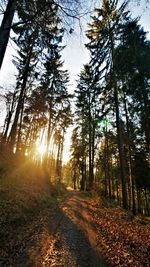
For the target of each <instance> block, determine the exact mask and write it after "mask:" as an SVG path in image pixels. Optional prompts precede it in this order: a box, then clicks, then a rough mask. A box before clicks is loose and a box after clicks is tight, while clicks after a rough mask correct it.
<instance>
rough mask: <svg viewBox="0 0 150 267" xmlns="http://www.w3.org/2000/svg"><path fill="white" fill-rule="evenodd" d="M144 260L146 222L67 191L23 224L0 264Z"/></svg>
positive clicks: (90, 266) (98, 265)
mask: <svg viewBox="0 0 150 267" xmlns="http://www.w3.org/2000/svg"><path fill="white" fill-rule="evenodd" d="M8 246H9V244H8ZM149 262H150V227H149V224H146V223H141V222H139V221H138V220H137V219H136V218H134V217H133V216H132V215H131V214H129V213H127V212H125V211H124V210H122V209H121V208H119V207H118V208H116V207H115V208H112V207H108V206H107V205H106V203H104V202H103V201H98V200H95V199H92V198H91V197H88V196H87V195H86V194H85V193H82V192H77V191H72V192H69V193H68V195H67V196H66V198H65V199H64V200H63V201H62V202H61V204H60V205H55V204H54V205H53V207H52V206H50V209H49V210H47V212H46V213H45V214H42V216H41V215H39V217H38V218H37V219H36V220H33V221H32V223H31V224H30V225H28V226H26V227H25V228H24V229H22V233H21V234H20V233H19V235H18V237H17V239H16V238H15V240H14V242H12V244H11V246H10V247H9V258H8V257H6V258H5V257H3V259H1V261H0V266H4V267H7V266H9V267H33V266H36V267H42V266H44V267H48V266H50V267H105V266H123V267H126V266H131V267H136V266H140V267H148V266H150V265H149Z"/></svg>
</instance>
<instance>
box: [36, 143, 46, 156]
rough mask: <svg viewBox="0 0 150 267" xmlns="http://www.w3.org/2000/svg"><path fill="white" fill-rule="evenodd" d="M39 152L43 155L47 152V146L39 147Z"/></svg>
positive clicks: (41, 145)
mask: <svg viewBox="0 0 150 267" xmlns="http://www.w3.org/2000/svg"><path fill="white" fill-rule="evenodd" d="M37 151H38V152H39V153H40V154H41V155H43V154H44V153H45V152H46V146H45V145H44V144H40V145H39V146H38V147H37Z"/></svg>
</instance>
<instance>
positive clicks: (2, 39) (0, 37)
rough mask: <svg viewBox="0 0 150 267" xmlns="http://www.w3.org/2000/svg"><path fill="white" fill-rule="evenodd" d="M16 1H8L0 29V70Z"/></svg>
mask: <svg viewBox="0 0 150 267" xmlns="http://www.w3.org/2000/svg"><path fill="white" fill-rule="evenodd" d="M16 3H17V0H8V3H7V7H6V10H5V13H4V16H3V20H2V23H1V27H0V69H1V66H2V63H3V59H4V55H5V52H6V48H7V44H8V40H9V36H10V30H11V26H12V22H13V18H14V14H15V10H16Z"/></svg>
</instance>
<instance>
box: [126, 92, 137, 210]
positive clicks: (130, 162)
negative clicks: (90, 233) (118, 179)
mask: <svg viewBox="0 0 150 267" xmlns="http://www.w3.org/2000/svg"><path fill="white" fill-rule="evenodd" d="M124 107H125V114H126V127H127V137H128V152H129V183H130V192H131V193H130V192H129V195H130V194H131V197H132V211H133V214H134V215H136V203H135V188H134V187H135V186H134V177H133V171H132V153H131V145H130V130H129V118H128V109H127V102H126V98H125V94H124Z"/></svg>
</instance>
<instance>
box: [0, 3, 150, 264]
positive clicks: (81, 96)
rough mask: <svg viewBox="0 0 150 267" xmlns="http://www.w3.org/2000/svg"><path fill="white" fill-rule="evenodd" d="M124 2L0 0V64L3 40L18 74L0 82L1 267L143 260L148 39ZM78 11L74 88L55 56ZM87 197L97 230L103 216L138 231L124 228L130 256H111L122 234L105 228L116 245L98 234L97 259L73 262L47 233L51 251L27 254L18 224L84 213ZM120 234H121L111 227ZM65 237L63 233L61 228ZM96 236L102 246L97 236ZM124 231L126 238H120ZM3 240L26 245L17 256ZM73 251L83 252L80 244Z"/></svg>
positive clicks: (148, 203) (148, 188)
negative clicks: (80, 59) (85, 57)
mask: <svg viewBox="0 0 150 267" xmlns="http://www.w3.org/2000/svg"><path fill="white" fill-rule="evenodd" d="M130 2H131V1H129V0H125V1H121V0H120V1H119V0H101V1H93V0H91V1H87V4H86V3H82V1H80V0H42V1H41V0H7V1H6V0H1V1H0V18H1V20H0V23H1V26H0V69H1V68H2V67H3V62H4V58H5V52H6V50H7V47H8V44H9V42H10V40H11V42H13V43H14V46H15V49H16V51H15V55H14V56H13V60H12V61H13V64H14V66H15V68H16V73H17V74H14V76H15V85H12V88H10V89H9V90H6V89H5V88H2V86H1V85H0V87H1V94H0V105H2V106H3V105H4V109H5V110H6V112H5V118H4V120H3V126H2V128H1V129H2V130H1V133H0V207H1V211H0V225H1V230H0V236H1V240H2V245H1V246H0V250H1V252H0V258H1V259H0V266H13V267H15V266H20V267H21V266H39V267H40V266H60V267H63V266H64V267H67V266H68V267H76V266H81V267H82V266H83V267H84V266H89V267H90V266H91V267H94V266H95V267H98V266H123V267H125V266H133V267H135V266H141V267H146V266H149V263H148V262H149V260H150V259H149V256H148V255H149V252H148V251H149V248H150V240H149V239H148V236H149V232H150V228H149V225H150V224H149V221H150V217H149V216H150V38H149V34H148V33H147V32H146V31H145V30H144V27H143V25H141V23H140V18H139V17H136V18H135V17H133V15H132V13H131V12H130V9H129V4H130ZM149 4H150V3H149V1H146V0H145V1H144V2H143V1H135V3H131V5H141V6H142V5H144V6H145V8H150V6H149ZM91 7H92V11H91ZM84 17H86V18H87V20H88V22H87V26H86V32H85V35H86V38H85V40H86V41H85V44H84V49H86V50H87V51H88V53H89V61H88V62H87V63H86V64H83V66H82V68H81V70H79V73H78V76H77V79H76V87H75V88H73V90H71V91H70V89H69V88H70V80H71V77H70V73H69V70H67V69H65V67H64V65H65V64H64V61H63V58H62V53H63V51H64V50H65V48H66V47H65V45H64V39H65V38H69V36H71V35H73V34H74V32H76V27H77V24H78V25H79V26H78V28H80V27H81V28H82V25H81V24H80V23H81V20H82V18H84ZM0 75H1V70H0ZM8 80H9V77H8ZM6 82H7V81H6ZM2 109H3V107H2ZM68 129H69V130H70V131H72V136H71V143H70V154H69V156H68V161H67V162H63V155H64V146H65V142H66V140H67V138H68V137H67V133H68ZM68 188H69V191H68ZM70 188H71V189H70ZM68 192H69V193H68ZM71 192H72V193H71ZM68 194H69V195H68ZM70 194H71V195H70ZM76 194H77V195H76ZM69 196H70V197H69ZM66 199H68V202H67V200H66ZM65 201H66V202H65ZM84 201H85V202H84ZM78 202H81V203H80V205H81V204H82V209H81V206H80V207H78V205H79V203H78ZM62 203H65V204H62ZM69 203H70V204H69ZM91 203H95V204H91ZM98 203H99V204H98ZM61 205H62V207H63V208H61ZM63 205H64V206H63ZM65 205H66V206H65ZM92 205H93V206H92ZM94 205H95V206H94ZM98 205H99V208H98ZM71 207H72V208H71ZM88 207H91V211H89V212H91V213H90V214H91V215H90V216H91V218H92V219H91V220H94V210H95V214H97V216H98V217H96V215H95V225H96V224H97V225H101V227H102V226H104V225H105V226H106V229H108V228H107V227H108V226H109V225H111V226H112V229H114V230H112V231H114V232H115V231H117V226H114V221H115V220H116V221H118V222H117V223H118V224H119V226H118V227H119V229H120V228H121V226H122V227H125V228H126V229H128V230H126V231H127V234H128V235H129V234H130V233H132V231H133V234H131V236H132V237H133V236H134V234H135V235H136V234H137V233H139V235H141V236H140V237H139V240H141V241H137V243H136V238H135V239H134V241H133V240H132V245H131V244H130V250H132V252H133V250H134V252H133V254H134V253H135V255H136V256H133V257H132V256H131V255H130V253H129V252H123V255H122V254H121V252H120V251H121V246H122V249H123V243H121V245H120V250H118V244H119V242H122V241H114V239H113V238H114V237H113V238H112V239H111V237H110V239H111V240H110V244H113V243H114V244H116V247H115V245H113V246H112V251H110V255H111V256H109V255H107V253H106V248H108V247H109V245H108V244H107V245H106V244H105V246H104V247H103V250H104V251H105V252H104V253H103V252H101V253H100V254H101V255H102V256H103V257H102V258H104V262H105V261H106V263H107V264H105V263H103V260H102V262H101V259H100V258H99V256H94V255H95V254H90V260H91V259H92V260H93V259H94V258H95V261H92V260H91V262H90V263H89V264H87V261H88V260H87V257H85V259H83V262H80V261H79V262H78V260H77V262H76V263H74V262H73V258H72V256H68V259H67V255H69V254H65V253H66V252H64V251H63V252H62V251H61V250H60V248H59V246H58V244H57V243H59V240H57V241H56V243H54V244H53V249H52V250H53V255H52V256H53V257H52V256H51V261H50V256H49V258H48V256H47V258H44V260H43V262H44V263H43V262H41V259H39V256H37V255H38V252H37V254H36V256H35V253H34V252H33V251H32V244H30V242H29V241H28V242H27V241H24V239H23V236H22V234H20V233H22V232H27V233H28V235H29V236H30V231H31V233H33V229H32V228H35V229H36V227H35V225H36V226H37V228H38V225H39V224H40V225H41V228H40V227H39V229H42V224H43V225H47V224H46V221H47V219H46V218H47V216H48V218H49V221H50V222H49V224H50V223H51V224H52V225H53V224H55V222H54V221H55V220H54V221H53V220H52V218H51V216H52V217H53V216H54V217H56V218H55V219H56V222H57V223H58V225H59V224H61V223H60V222H59V220H60V221H61V219H59V217H60V218H63V220H64V222H65V223H66V224H65V223H64V225H67V223H68V225H69V222H68V221H67V220H68V219H67V216H70V215H68V214H69V212H68V210H69V209H71V211H70V212H73V210H76V213H77V210H78V213H79V212H80V211H81V214H80V215H78V216H83V221H85V220H87V221H88V220H89V217H88V215H87V214H86V212H85V214H84V212H83V209H88ZM107 208H108V211H106V210H105V209H107ZM92 209H93V210H92ZM62 210H63V212H62ZM67 212H68V213H67ZM105 212H106V213H105ZM107 212H108V213H107ZM55 213H56V214H55ZM113 213H114V214H113ZM64 214H65V215H64ZM98 214H99V215H98ZM58 215H59V216H58ZM57 216H58V219H57ZM73 216H75V215H73ZM84 216H85V217H84ZM103 216H104V217H103ZM105 216H106V218H107V220H106V221H105V220H104V218H105ZM113 216H114V217H113ZM115 216H116V217H115ZM121 216H122V217H121ZM101 217H102V218H103V219H102V218H101ZM35 218H36V222H35ZM39 218H40V219H39ZM50 218H51V219H50ZM69 218H70V217H69ZM97 218H99V220H98V219H97ZM112 218H113V220H112V221H111V219H112ZM126 218H127V219H126ZM44 220H45V221H44ZM65 220H66V221H65ZM76 220H77V217H76V219H75V218H74V223H72V225H71V226H68V227H71V229H72V230H71V234H70V235H74V231H76V234H77V231H78V230H77V229H76V230H75V229H74V228H73V227H74V224H75V221H76ZM78 220H79V218H78ZM102 220H104V221H102ZM109 220H110V222H109ZM123 220H127V221H128V220H129V221H131V222H126V223H125V222H124V221H123ZM134 220H135V221H134ZM70 221H71V219H70ZM97 221H98V222H97ZM29 222H30V226H31V227H30V231H29V229H28V227H29ZM39 222H41V223H39ZM108 222H109V223H108ZM80 224H81V221H80V220H79V222H78V225H80ZM93 224H94V223H93ZM127 224H128V225H127ZM52 225H51V227H52V228H53V227H54V226H52ZM123 225H124V226H123ZM134 226H135V229H136V230H137V232H136V233H135V232H134V230H133V228H134ZM25 227H27V228H25ZM60 227H62V229H61V231H66V232H67V231H68V230H67V228H64V229H63V226H58V227H57V228H59V230H58V232H59V231H60ZM65 227H67V226H65ZM82 227H83V228H84V226H82V224H81V228H82ZM87 227H88V228H87V234H88V236H89V238H88V240H89V241H88V242H89V243H88V245H87V243H86V242H87V240H84V242H85V244H86V245H85V246H87V247H88V246H89V247H91V246H92V249H93V246H94V241H90V240H91V239H90V235H92V230H91V232H90V230H89V222H88V226H87ZM98 227H100V226H96V229H98ZM132 227H133V228H132ZM141 227H142V228H141ZM16 229H17V230H16ZM24 229H27V230H24ZM31 229H32V230H31ZM92 229H94V228H92ZM109 230H110V229H109ZM39 231H42V230H37V234H36V235H37V236H38V234H39V236H40V234H41V236H44V234H45V235H47V234H46V230H45V232H44V234H43V235H42V233H41V232H40V233H39ZM55 231H56V229H55ZM93 231H94V230H93ZM104 232H105V231H104ZM110 232H111V230H110ZM63 234H64V232H63ZM49 235H50V234H49ZM51 235H52V234H51ZM119 235H120V238H121V239H122V240H124V239H125V237H124V236H123V235H122V233H121V232H120V233H119V234H118V236H119ZM143 235H145V239H143V237H142V236H143ZM29 236H28V239H29ZM53 236H55V234H54V233H53ZM64 236H65V234H64ZM77 236H80V233H78V234H77ZM93 236H96V233H95V232H93ZM115 236H117V234H116V235H115ZM55 237H56V236H55ZM42 238H43V237H42ZM42 238H41V240H42ZM49 238H50V237H49ZM57 238H58V237H56V239H57ZM59 238H60V237H59ZM64 238H66V240H69V238H70V236H69V237H68V236H67V235H66V236H65V237H64ZM115 238H116V237H115ZM140 238H141V239H140ZM83 239H84V238H82V241H80V242H83ZM13 240H14V241H13ZM25 240H27V238H26V236H25ZM46 240H47V239H46ZM62 240H63V241H62ZM93 240H95V239H94V238H93ZM99 240H102V243H101V244H103V245H104V242H103V241H104V238H103V237H99ZM118 240H119V237H118ZM41 242H42V241H41ZM43 242H44V241H43ZM48 242H50V243H52V241H51V240H50V241H46V243H47V246H48ZM65 242H68V241H64V239H61V241H60V243H61V244H62V247H64V248H65V246H66V243H65ZM92 242H93V243H92ZM95 242H96V241H95ZM99 242H100V241H99ZM124 242H125V243H124V244H125V245H124V246H126V245H127V241H124ZM138 242H139V243H140V242H141V243H140V245H139V243H138ZM7 243H10V245H7ZM37 243H39V241H38V242H37ZM14 244H24V246H23V245H18V247H19V246H22V247H23V248H22V251H25V250H27V248H28V247H29V251H30V253H29V252H28V254H31V255H32V263H31V262H30V263H27V256H22V255H24V254H19V252H18V254H17V252H16V251H17V248H16V247H15V245H14ZM34 244H35V240H34V242H33V246H34ZM67 245H68V246H70V247H71V246H72V245H71V244H70V245H69V243H67ZM82 245H83V246H84V243H83V244H82ZM103 245H101V246H103ZM16 246H17V245H16ZM75 246H76V247H77V245H76V244H75ZM14 247H15V248H14ZM138 247H141V250H140V249H139V248H138ZM144 247H145V249H144ZM42 249H43V250H42V251H44V252H43V254H42V252H41V254H40V255H44V253H45V250H46V249H47V248H46V245H45V248H43V247H42ZM89 249H90V248H89ZM39 250H40V249H39ZM49 250H50V249H49ZM14 251H15V252H14ZM19 251H20V247H19ZM37 251H38V249H37ZM47 251H48V249H47ZM55 251H57V253H55ZM82 251H83V254H84V253H85V254H86V253H87V251H85V248H84V249H83V250H82ZM90 251H91V250H90ZM93 251H94V252H93ZM116 251H119V252H116ZM22 253H25V252H22ZM49 253H50V252H49ZM63 253H64V262H63V260H62V262H60V265H58V264H59V263H58V262H57V260H58V259H57V260H56V262H55V260H54V258H55V256H56V258H60V255H61V254H63ZM68 253H70V252H68ZM77 253H78V252H77ZM79 253H80V252H79ZM91 253H97V251H96V252H95V250H92V252H91ZM111 253H112V254H111ZM115 253H120V254H117V255H118V256H116V254H115ZM55 254H56V255H55ZM87 254H88V253H87ZM8 255H11V256H10V257H9V256H8ZM18 255H21V256H18ZM46 255H47V254H46ZM96 255H97V254H96ZM120 255H121V256H120ZM137 255H139V259H138V257H137ZM80 256H81V255H80ZM80 256H79V255H76V254H75V256H74V257H76V258H77V259H78V257H79V258H81V257H80ZM130 256H131V257H130ZM17 257H18V258H17ZM34 257H35V258H36V260H37V262H36V260H35V259H34ZM45 257H46V256H45ZM69 257H70V258H71V259H70V258H69ZM116 257H117V258H116ZM41 258H42V256H41ZM52 258H53V261H52ZM83 258H84V257H83ZM96 259H97V261H96ZM34 260H35V262H34ZM69 260H70V262H69ZM58 261H59V260H58ZM67 261H68V262H67ZM52 262H53V263H52ZM71 262H72V263H71ZM100 262H101V263H100ZM77 264H78V265H77ZM86 264H87V265H86Z"/></svg>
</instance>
